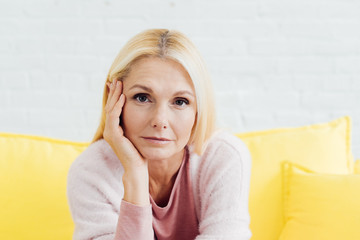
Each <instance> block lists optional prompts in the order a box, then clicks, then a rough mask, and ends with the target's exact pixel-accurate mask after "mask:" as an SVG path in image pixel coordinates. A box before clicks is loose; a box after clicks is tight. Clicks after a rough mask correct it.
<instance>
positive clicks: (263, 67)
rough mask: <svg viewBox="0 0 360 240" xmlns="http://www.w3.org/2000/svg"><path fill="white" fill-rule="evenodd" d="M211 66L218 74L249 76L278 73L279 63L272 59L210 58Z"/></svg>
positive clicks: (250, 57)
mask: <svg viewBox="0 0 360 240" xmlns="http://www.w3.org/2000/svg"><path fill="white" fill-rule="evenodd" d="M208 61H209V65H210V66H213V67H214V68H215V70H216V71H217V73H218V74H232V75H234V76H237V75H242V74H245V75H249V74H258V73H259V72H261V73H263V74H266V73H275V72H277V62H276V59H275V60H274V59H273V58H271V57H263V58H259V57H252V56H249V57H230V56H229V57H217V58H208Z"/></svg>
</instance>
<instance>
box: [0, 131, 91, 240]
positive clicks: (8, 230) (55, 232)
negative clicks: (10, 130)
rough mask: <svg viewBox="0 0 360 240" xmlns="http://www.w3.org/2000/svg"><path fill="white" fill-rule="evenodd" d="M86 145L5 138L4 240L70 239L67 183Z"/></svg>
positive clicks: (0, 145)
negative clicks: (70, 172) (71, 170)
mask: <svg viewBox="0 0 360 240" xmlns="http://www.w3.org/2000/svg"><path fill="white" fill-rule="evenodd" d="M87 145H88V144H86V143H74V142H69V141H61V140H55V139H49V138H44V137H35V136H24V135H16V134H7V133H0V192H1V198H0V206H1V218H0V239H71V237H72V232H73V223H72V219H71V215H70V212H69V210H68V209H69V208H68V205H67V199H66V177H67V172H68V168H69V167H70V164H71V163H72V161H73V160H74V159H75V158H76V157H77V156H78V155H79V154H80V153H81V152H82V151H83V150H84V149H85V148H86V146H87Z"/></svg>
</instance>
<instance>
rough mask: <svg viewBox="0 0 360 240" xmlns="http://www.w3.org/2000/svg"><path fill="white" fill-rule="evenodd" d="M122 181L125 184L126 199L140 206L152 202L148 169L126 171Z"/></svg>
mask: <svg viewBox="0 0 360 240" xmlns="http://www.w3.org/2000/svg"><path fill="white" fill-rule="evenodd" d="M122 181H123V185H124V198H123V200H124V201H126V202H129V203H132V204H134V205H138V206H146V205H148V204H150V199H149V175H148V172H147V169H146V172H145V171H144V170H140V169H138V171H136V172H132V173H129V172H125V173H124V175H123V177H122Z"/></svg>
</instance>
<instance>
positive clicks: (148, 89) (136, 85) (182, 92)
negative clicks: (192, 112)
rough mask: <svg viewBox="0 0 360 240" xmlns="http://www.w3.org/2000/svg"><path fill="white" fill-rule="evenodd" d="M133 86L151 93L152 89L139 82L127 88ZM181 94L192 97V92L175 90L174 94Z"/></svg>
mask: <svg viewBox="0 0 360 240" xmlns="http://www.w3.org/2000/svg"><path fill="white" fill-rule="evenodd" d="M133 88H141V89H143V90H145V91H147V92H149V93H153V90H152V89H151V88H149V87H146V86H144V85H140V84H135V85H134V86H132V87H131V88H130V89H129V90H131V89H133ZM182 94H188V95H190V96H192V97H194V94H193V93H192V92H190V91H188V90H181V91H178V92H176V93H175V94H174V95H182Z"/></svg>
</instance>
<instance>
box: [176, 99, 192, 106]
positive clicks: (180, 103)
mask: <svg viewBox="0 0 360 240" xmlns="http://www.w3.org/2000/svg"><path fill="white" fill-rule="evenodd" d="M188 104H189V101H188V100H186V99H182V98H180V99H176V100H175V105H177V106H181V107H183V106H185V105H188Z"/></svg>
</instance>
